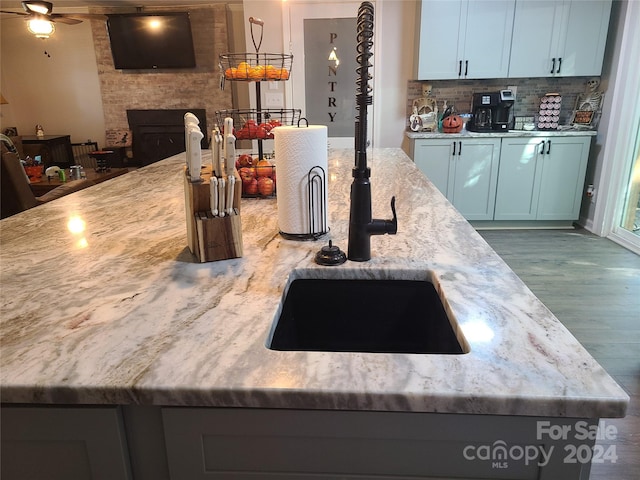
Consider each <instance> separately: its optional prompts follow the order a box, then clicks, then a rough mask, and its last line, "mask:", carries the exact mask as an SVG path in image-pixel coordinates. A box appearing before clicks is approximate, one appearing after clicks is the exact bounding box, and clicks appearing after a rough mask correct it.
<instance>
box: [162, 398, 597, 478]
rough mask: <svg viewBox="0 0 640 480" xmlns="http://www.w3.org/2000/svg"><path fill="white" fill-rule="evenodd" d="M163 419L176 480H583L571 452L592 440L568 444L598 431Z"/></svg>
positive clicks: (280, 418)
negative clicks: (561, 433)
mask: <svg viewBox="0 0 640 480" xmlns="http://www.w3.org/2000/svg"><path fill="white" fill-rule="evenodd" d="M162 418H163V422H164V427H165V436H166V442H167V454H168V461H169V470H170V472H171V478H172V479H175V480H187V479H188V480H206V479H227V478H232V479H237V480H250V479H256V478H259V479H264V480H267V479H269V480H276V479H282V478H287V479H295V480H318V479H323V480H340V479H354V480H355V479H358V480H364V479H366V480H381V479H384V480H402V479H408V478H416V479H417V478H424V479H427V478H428V479H431V480H434V479H445V478H456V479H458V480H480V479H510V480H534V479H535V480H558V479H569V478H573V479H581V480H587V479H588V478H589V471H590V463H589V462H587V461H582V462H580V461H575V462H573V461H572V460H573V459H574V458H575V457H574V456H573V453H572V452H574V451H589V452H590V451H591V448H592V447H593V444H594V441H593V440H590V439H587V440H586V441H577V440H575V438H574V437H576V436H577V437H581V436H583V434H582V433H581V432H585V431H588V430H589V429H594V428H595V426H597V424H598V422H597V421H593V420H587V419H575V418H574V419H571V418H554V419H544V418H540V417H509V416H495V415H456V414H440V415H439V414H432V413H407V412H401V413H400V412H362V411H326V410H262V409H260V410H259V409H197V408H163V409H162ZM547 422H548V423H547ZM551 426H552V427H551ZM576 426H577V430H576ZM547 427H551V430H549V429H548V428H547ZM559 431H563V432H568V435H567V438H566V439H559V438H556V439H555V440H553V439H552V438H550V437H561V436H562V435H556V432H559ZM577 432H580V433H577ZM581 455H582V454H581ZM581 458H582V457H581Z"/></svg>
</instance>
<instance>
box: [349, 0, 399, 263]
mask: <svg viewBox="0 0 640 480" xmlns="http://www.w3.org/2000/svg"><path fill="white" fill-rule="evenodd" d="M372 38H373V4H371V2H362V4H361V5H360V8H359V9H358V25H357V42H358V43H357V46H356V49H357V53H358V55H357V62H358V68H357V70H356V72H357V73H358V75H359V78H358V80H357V89H356V110H358V114H357V116H356V125H355V127H356V128H355V129H356V134H355V150H356V158H355V167H354V168H353V170H352V175H353V183H352V184H351V209H350V212H349V246H348V251H347V258H348V259H349V260H353V261H356V262H366V261H367V260H370V259H371V235H384V234H385V233H388V234H390V235H393V234H395V233H396V232H397V231H398V219H397V217H396V197H392V198H391V212H392V213H393V219H391V220H379V219H373V218H372V214H371V183H370V181H369V177H370V176H371V169H370V168H369V167H368V166H367V144H368V141H367V106H368V105H371V104H372V103H373V97H372V95H371V86H370V85H369V80H371V78H372V77H371V75H370V74H369V68H370V67H371V66H372V65H371V63H370V62H369V59H370V58H371V56H372V55H373V54H372V53H371V47H372V46H373V40H372Z"/></svg>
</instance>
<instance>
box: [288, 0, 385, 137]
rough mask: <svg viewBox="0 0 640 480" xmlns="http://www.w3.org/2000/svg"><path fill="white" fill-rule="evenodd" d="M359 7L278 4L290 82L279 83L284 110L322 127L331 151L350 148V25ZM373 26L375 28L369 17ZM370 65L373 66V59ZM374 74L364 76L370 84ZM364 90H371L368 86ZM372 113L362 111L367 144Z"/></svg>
mask: <svg viewBox="0 0 640 480" xmlns="http://www.w3.org/2000/svg"><path fill="white" fill-rule="evenodd" d="M372 3H373V2H372ZM360 4H361V2H350V1H346V2H345V1H341V2H332V1H324V2H313V1H304V0H300V1H297V0H290V1H288V2H286V3H283V9H282V11H283V26H284V29H283V30H284V44H285V49H286V48H287V47H289V50H290V51H291V53H292V54H293V67H292V75H291V80H289V81H288V82H285V94H286V96H287V100H286V104H287V105H291V106H292V107H293V108H299V109H301V110H302V116H303V117H305V118H306V119H307V120H308V121H309V124H314V125H327V127H328V135H329V146H330V147H332V148H353V147H354V137H355V116H356V109H355V96H356V79H357V76H356V67H357V61H356V55H357V54H356V35H357V30H356V22H357V16H358V8H359V6H360ZM374 22H376V23H377V19H376V17H375V14H374ZM374 45H375V27H374ZM372 60H373V61H372V63H374V65H375V56H374V57H373V59H372ZM374 68H375V67H374ZM374 68H371V69H370V71H369V73H370V74H371V75H372V76H373V77H374V78H375V75H374ZM370 84H371V86H372V87H374V84H373V80H371V82H370ZM374 88H375V87H374ZM375 93H376V92H375V90H374V92H373V94H374V95H375ZM374 105H375V102H374ZM373 108H374V107H373V106H369V107H368V116H367V119H368V123H367V124H368V129H367V130H368V138H369V139H371V138H372V132H373V118H374V114H373Z"/></svg>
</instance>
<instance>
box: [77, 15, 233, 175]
mask: <svg viewBox="0 0 640 480" xmlns="http://www.w3.org/2000/svg"><path fill="white" fill-rule="evenodd" d="M89 10H90V12H91V13H105V14H106V13H129V12H135V11H136V8H135V7H110V8H104V7H91V8H90V9H89ZM146 10H147V9H145V11H146ZM148 11H188V12H189V13H190V19H191V29H192V34H193V43H194V49H195V54H196V65H197V66H196V68H193V69H163V70H116V69H115V68H114V66H113V58H112V56H111V47H110V45H109V38H108V34H107V29H106V27H105V23H104V21H95V20H92V21H91V29H92V33H93V42H94V48H95V52H96V61H97V64H98V78H99V80H100V89H101V94H102V103H103V108H104V117H105V128H106V129H107V130H127V129H129V128H130V127H129V122H128V118H127V111H128V110H184V109H202V110H204V111H206V125H209V126H213V125H215V123H216V119H215V111H216V110H222V109H230V108H232V100H231V89H230V88H227V89H225V90H220V68H219V66H218V58H219V55H220V54H221V53H226V52H228V41H227V16H226V6H225V4H213V5H206V6H202V5H197V6H188V7H153V8H149V9H148ZM201 123H202V122H201ZM206 131H207V130H206V127H205V128H203V132H206ZM183 138H184V137H183ZM133 141H134V143H135V142H136V138H135V133H134V137H133ZM134 155H135V152H134ZM138 160H139V159H136V158H135V157H134V162H136V163H139V161H138ZM143 162H144V164H146V163H148V162H149V161H148V159H147V160H143ZM140 164H142V163H140Z"/></svg>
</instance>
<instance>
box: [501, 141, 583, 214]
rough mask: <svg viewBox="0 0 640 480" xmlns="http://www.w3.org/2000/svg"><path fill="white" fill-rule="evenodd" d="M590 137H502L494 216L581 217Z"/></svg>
mask: <svg viewBox="0 0 640 480" xmlns="http://www.w3.org/2000/svg"><path fill="white" fill-rule="evenodd" d="M590 143H591V137H532V138H503V139H502V151H501V156H500V168H499V173H498V186H497V190H496V203H495V216H494V219H495V220H547V221H555V220H577V219H578V217H579V215H580V204H581V201H582V192H583V189H584V178H585V173H586V169H587V161H588V159H589V147H590Z"/></svg>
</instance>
